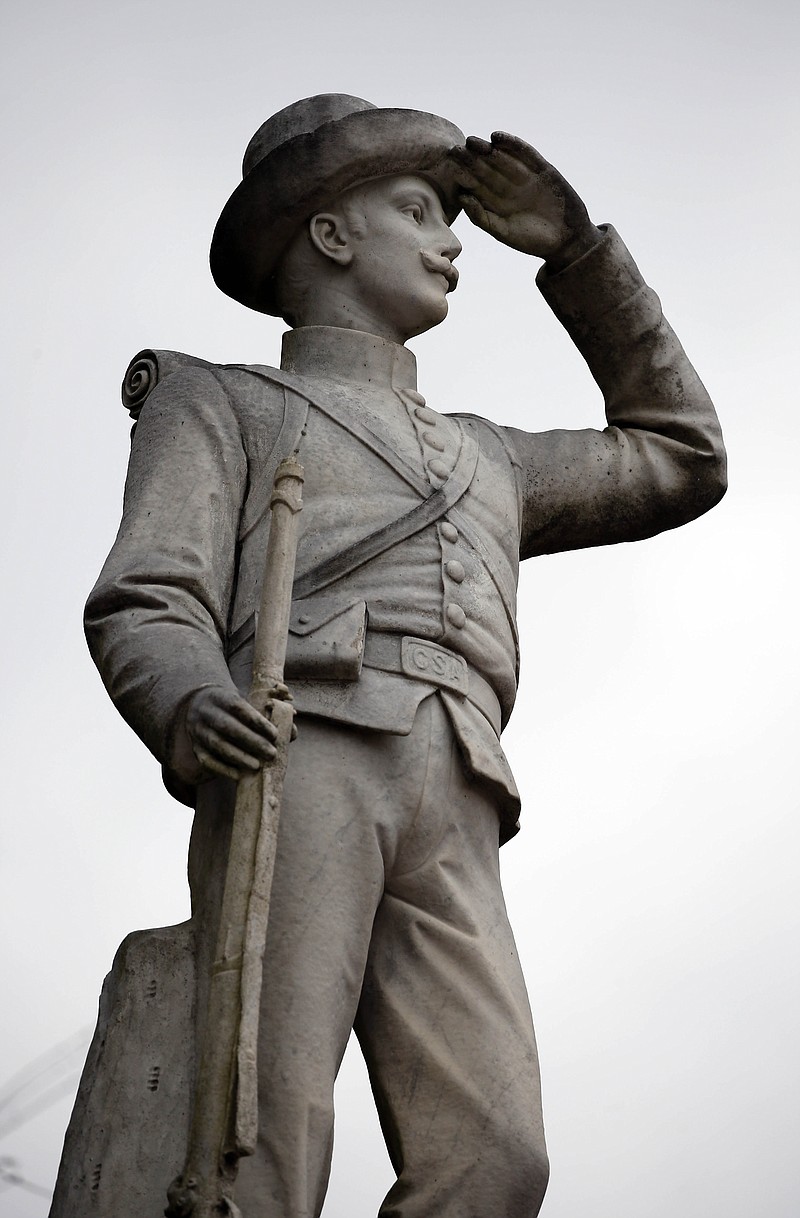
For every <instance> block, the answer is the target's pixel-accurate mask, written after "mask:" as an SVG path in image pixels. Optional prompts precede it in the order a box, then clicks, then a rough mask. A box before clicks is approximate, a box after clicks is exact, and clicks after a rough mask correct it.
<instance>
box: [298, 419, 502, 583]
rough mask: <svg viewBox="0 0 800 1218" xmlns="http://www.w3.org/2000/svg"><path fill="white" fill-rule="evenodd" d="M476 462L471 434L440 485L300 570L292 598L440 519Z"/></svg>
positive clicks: (471, 474) (468, 480) (338, 576)
mask: <svg viewBox="0 0 800 1218" xmlns="http://www.w3.org/2000/svg"><path fill="white" fill-rule="evenodd" d="M477 464H478V446H477V444H476V443H475V441H474V440H473V439H472V437H471V436H466V435H464V436H462V444H461V449H460V451H459V454H458V459H457V461H456V463H455V465H454V467H453V469H452V471H451V473H450V476H449V478H448V479H447V481H446V482H445V483H444V485H443V486H440V487H439V489H438V490H435V491H433V492H432V493H430V494H428V495H427V496H426V498H425V499H423V501H422V503H418V504H417V505H416V506H415V507H413V508H412V509H411V510H410V511H409V512H405V513H404V514H403V515H402V516H398V517H396V518H395V519H394V520H392V521H390V522H389V524H387V525H384V526H383V528H380V529H376V530H375V531H374V532H373V533H368V534H367V535H366V536H365V537H359V538H358V540H357V541H354V542H353V544H352V545H349V546H348V547H347V548H346V549H345V550H341V551H340V552H339V553H338V554H334V555H332V556H331V557H330V558H326V559H324V560H323V562H320V563H317V565H316V566H314V567H312V568H311V570H310V571H305V572H303V574H302V575H300V576H298V577H297V578H296V579H295V583H294V596H295V599H296V600H302V599H303V598H304V597H306V596H313V595H314V593H315V592H320V591H321V590H322V589H323V588H327V587H328V586H329V584H332V583H335V581H336V580H337V579H342V578H343V577H344V576H345V575H349V574H350V573H351V572H352V571H355V570H357V569H358V567H363V565H364V563H367V562H370V561H371V560H372V559H373V558H377V557H378V555H379V554H383V553H384V551H386V550H389V549H391V547H392V546H396V545H397V544H398V542H401V541H405V540H406V539H407V538H408V537H413V536H414V534H415V533H419V532H421V531H422V529H424V528H427V526H428V525H429V524H433V523H434V522H435V521H437V520H439V519H440V518H441V517H442V516H444V514H445V512H448V511H449V510H450V508H452V507H453V506H454V505H455V504H456V503H458V501H459V499H460V498H461V497H462V495H464V494H465V493H466V491H467V490H468V489H469V487H470V484H471V482H472V479H473V478H474V476H475V469H476V466H477ZM425 485H426V484H425ZM427 489H430V488H427Z"/></svg>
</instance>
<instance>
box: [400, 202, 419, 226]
mask: <svg viewBox="0 0 800 1218" xmlns="http://www.w3.org/2000/svg"><path fill="white" fill-rule="evenodd" d="M403 211H404V212H405V214H406V215H407V216H410V217H411V219H412V220H413V221H414V223H415V224H421V223H422V208H421V207H420V205H419V203H411V204H409V206H408V207H404V208H403Z"/></svg>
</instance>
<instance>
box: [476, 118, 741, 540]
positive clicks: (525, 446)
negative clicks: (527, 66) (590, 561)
mask: <svg viewBox="0 0 800 1218" xmlns="http://www.w3.org/2000/svg"><path fill="white" fill-rule="evenodd" d="M452 155H453V157H454V159H455V160H456V161H457V163H458V165H459V167H460V178H461V181H462V184H463V185H464V195H463V196H462V202H463V204H464V209H465V211H466V212H467V215H468V216H469V217H470V219H471V220H472V221H473V222H474V223H475V224H477V225H478V226H479V227H481V228H483V229H484V230H485V231H486V232H488V233H490V234H491V235H492V236H494V237H496V238H497V239H498V240H499V241H502V242H503V243H504V244H506V245H510V246H512V247H513V248H514V249H518V250H520V251H521V252H523V253H526V254H534V255H536V256H538V257H540V258H544V259H545V265H544V267H542V268H541V270H540V272H539V274H538V276H537V282H538V285H539V287H540V289H541V291H542V293H543V295H544V297H545V299H546V300H547V302H548V304H549V305H550V307H551V308H552V309H553V311H554V312H555V314H556V316H557V317H558V318H559V320H560V321H561V322H562V324H563V325H564V326H565V328H566V329H567V331H568V332H569V334H570V336H571V338H572V340H573V342H574V343H575V345H576V346H577V347H578V350H579V351H580V352H581V354H582V355H583V357H584V358H585V360H586V362H587V363H588V365H589V368H590V370H591V372H592V375H593V376H594V378H595V380H596V382H597V384H598V386H599V387H600V389H601V391H602V393H603V397H604V399H605V407H606V417H607V420H608V424H609V425H608V427H606V428H605V429H604V430H603V431H599V430H598V431H595V430H588V429H587V430H583V431H569V430H563V431H562V430H557V431H550V432H543V433H530V432H525V431H518V430H516V429H514V428H509V429H508V435H509V438H510V439H511V442H512V444H513V445H514V447H515V449H516V451H517V453H518V455H519V459H520V463H521V466H522V470H523V502H524V508H523V528H522V538H521V545H520V553H521V556H522V557H523V558H528V557H531V556H533V555H536V554H545V553H554V552H556V551H558V550H569V549H577V548H579V547H582V546H595V545H608V544H611V543H613V542H619V541H635V540H638V539H640V538H643V537H649V536H652V535H653V534H655V533H659V532H662V531H663V530H665V529H670V528H675V527H676V526H678V525H681V524H684V523H686V522H687V521H689V520H692V519H694V518H695V517H696V516H699V515H701V514H702V513H703V512H705V511H708V509H709V508H711V507H713V506H714V504H715V503H716V502H717V501H718V500H719V499H720V498H721V496H722V495H723V494H724V491H725V486H726V482H725V450H724V447H723V444H722V436H721V432H720V428H719V423H718V420H717V416H716V412H715V410H714V407H713V405H712V403H711V400H710V398H709V397H708V394H707V393H706V390H705V388H704V387H703V385H702V383H701V381H700V379H699V377H698V376H697V373H696V372H695V370H694V368H693V367H692V365H691V364H690V363H689V360H688V359H687V357H686V354H685V352H684V350H683V348H682V346H681V344H680V343H679V341H678V339H677V338H676V336H675V334H674V332H673V331H672V329H671V328H670V326H669V325H668V323H667V322H666V320H665V319H664V316H663V314H662V312H661V305H660V302H659V299H658V297H657V296H656V294H655V292H653V291H652V290H651V289H650V288H648V287H647V285H646V284H645V283H644V281H643V279H642V277H641V275H640V273H639V270H638V268H637V266H636V264H635V262H634V261H633V259H632V258H631V256H630V254H629V253H628V251H627V249H626V248H625V246H624V245H623V243H622V241H621V240H620V238H619V237H618V236H617V234H616V233H615V232H614V230H613V229H611V228H597V227H595V225H594V224H592V222H591V221H590V219H589V216H588V213H587V211H586V207H585V206H584V204H583V202H582V200H581V199H580V197H579V196H578V195H577V193H576V192H575V191H574V190H573V188H572V187H571V186H570V185H569V183H568V182H566V181H565V179H564V178H563V177H562V176H561V174H560V173H559V172H558V171H557V170H556V169H554V167H553V166H552V165H550V164H549V163H548V162H547V161H545V160H544V158H543V157H542V156H540V154H539V153H538V152H536V150H535V149H533V148H531V147H530V145H528V144H525V143H524V141H522V140H519V139H517V138H516V137H514V136H509V135H506V134H505V133H502V132H496V133H495V134H494V135H493V136H492V139H491V143H489V142H487V141H485V140H478V139H476V138H475V137H470V138H469V139H468V140H467V144H466V147H465V148H464V149H454V150H453V153H452Z"/></svg>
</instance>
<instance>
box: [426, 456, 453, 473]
mask: <svg viewBox="0 0 800 1218" xmlns="http://www.w3.org/2000/svg"><path fill="white" fill-rule="evenodd" d="M428 469H429V470H430V471H431V473H432V474H435V475H436V477H437V478H446V477H447V475H448V474H449V473H450V467H449V465H447V463H446V462H445V461H443V460H442V459H441V457H434V458H433V459H432V460H431V461H429V462H428Z"/></svg>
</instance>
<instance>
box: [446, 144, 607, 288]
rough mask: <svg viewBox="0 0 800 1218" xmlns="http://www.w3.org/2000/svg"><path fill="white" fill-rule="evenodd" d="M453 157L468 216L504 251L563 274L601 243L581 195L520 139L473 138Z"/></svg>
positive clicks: (458, 148) (456, 150) (452, 152)
mask: <svg viewBox="0 0 800 1218" xmlns="http://www.w3.org/2000/svg"><path fill="white" fill-rule="evenodd" d="M450 156H451V157H452V159H453V161H454V162H455V164H456V166H457V173H456V177H457V180H458V181H459V182H460V183H461V185H462V186H463V187H464V191H463V193H462V194H461V196H460V198H461V204H462V206H463V208H464V211H465V212H466V213H467V215H468V216H469V218H470V220H471V221H472V222H473V224H476V225H477V226H478V228H482V229H484V231H485V232H487V233H489V234H490V235H491V236H492V237H495V238H496V239H497V240H498V241H502V242H503V244H504V245H509V246H511V247H512V249H516V250H520V251H521V252H522V253H523V254H535V255H536V256H537V257H539V258H544V259H546V260H547V262H548V264H549V265H550V266H551V267H552V268H553V269H555V270H560V269H562V268H563V267H565V266H567V265H568V263H570V262H574V261H575V259H576V258H579V257H580V256H581V254H584V253H586V252H587V250H589V249H591V248H592V246H593V245H595V244H596V243H597V242H598V241H599V240H600V238H601V236H602V233H601V232H600V230H599V229H598V228H596V227H595V225H594V224H592V222H591V220H590V219H589V214H588V212H587V210H586V206H585V204H584V202H583V200H582V199H581V197H580V195H578V194H577V192H576V191H575V190H573V188H572V187H571V186H570V184H569V182H567V181H566V179H565V178H563V177H562V176H561V174H560V173H559V172H558V170H557V169H555V168H554V166H552V165H551V164H550V163H549V162H548V161H546V160H545V159H544V157H543V156H541V155H540V154H539V153H538V152H537V151H536V149H535V148H532V147H531V145H530V144H526V143H525V141H524V140H521V139H519V137H518V136H515V135H509V134H508V133H507V132H505V131H495V132H493V134H492V138H491V143H488V142H487V141H486V140H482V139H479V138H478V136H476V135H470V136H467V141H466V146H465V147H463V148H462V147H457V148H453V149H452V150H451V152H450Z"/></svg>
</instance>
